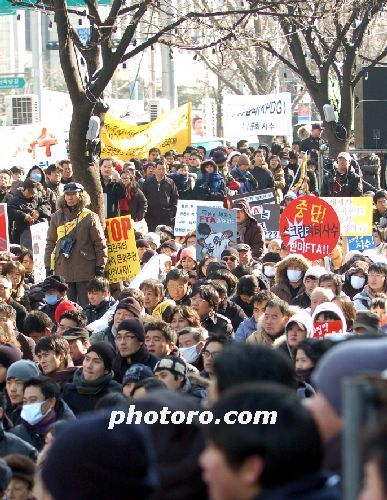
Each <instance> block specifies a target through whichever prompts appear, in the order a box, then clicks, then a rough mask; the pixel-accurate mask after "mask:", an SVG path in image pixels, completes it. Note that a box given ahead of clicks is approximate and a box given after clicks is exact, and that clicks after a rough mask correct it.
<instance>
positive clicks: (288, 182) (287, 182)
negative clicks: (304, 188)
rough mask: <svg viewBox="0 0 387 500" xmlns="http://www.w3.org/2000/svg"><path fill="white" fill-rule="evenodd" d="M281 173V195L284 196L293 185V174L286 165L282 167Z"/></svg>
mask: <svg viewBox="0 0 387 500" xmlns="http://www.w3.org/2000/svg"><path fill="white" fill-rule="evenodd" d="M283 171H284V179H285V187H284V189H283V191H282V193H283V194H284V195H285V194H286V193H287V192H288V191H289V188H290V186H291V185H292V184H293V180H294V173H293V170H292V169H290V168H289V166H288V165H286V166H284V167H283Z"/></svg>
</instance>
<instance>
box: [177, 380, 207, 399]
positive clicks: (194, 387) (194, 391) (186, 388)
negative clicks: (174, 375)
mask: <svg viewBox="0 0 387 500" xmlns="http://www.w3.org/2000/svg"><path fill="white" fill-rule="evenodd" d="M179 392H180V393H182V394H186V395H188V396H193V397H195V398H199V399H206V398H207V397H208V391H207V389H205V388H204V387H201V386H200V385H198V384H193V383H192V382H191V381H190V379H189V378H186V379H185V381H184V384H183V386H182V387H181V388H180V389H179Z"/></svg>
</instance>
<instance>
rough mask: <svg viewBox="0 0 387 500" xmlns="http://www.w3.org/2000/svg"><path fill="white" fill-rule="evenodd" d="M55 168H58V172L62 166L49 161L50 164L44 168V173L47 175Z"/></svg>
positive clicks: (55, 169)
mask: <svg viewBox="0 0 387 500" xmlns="http://www.w3.org/2000/svg"><path fill="white" fill-rule="evenodd" d="M57 170H59V172H62V171H63V168H62V167H61V165H56V164H55V163H51V165H49V166H48V167H47V168H46V172H45V173H46V174H47V175H50V174H52V173H53V172H56V171H57Z"/></svg>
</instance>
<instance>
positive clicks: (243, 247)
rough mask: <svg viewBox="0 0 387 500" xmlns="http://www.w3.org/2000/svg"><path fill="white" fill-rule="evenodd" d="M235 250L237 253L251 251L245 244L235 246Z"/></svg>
mask: <svg viewBox="0 0 387 500" xmlns="http://www.w3.org/2000/svg"><path fill="white" fill-rule="evenodd" d="M235 248H236V250H237V251H238V252H248V251H249V250H251V247H250V245H247V243H239V245H236V247H235Z"/></svg>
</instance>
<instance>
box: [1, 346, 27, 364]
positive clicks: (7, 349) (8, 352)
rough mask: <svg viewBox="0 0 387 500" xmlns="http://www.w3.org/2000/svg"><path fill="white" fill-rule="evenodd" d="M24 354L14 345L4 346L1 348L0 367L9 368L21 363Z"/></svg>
mask: <svg viewBox="0 0 387 500" xmlns="http://www.w3.org/2000/svg"><path fill="white" fill-rule="evenodd" d="M21 358H22V354H21V352H20V351H19V349H17V348H16V347H15V346H14V345H13V344H2V345H1V346H0V365H3V366H4V367H5V368H9V367H10V366H11V365H12V363H15V362H16V361H19V360H20V359H21Z"/></svg>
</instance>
